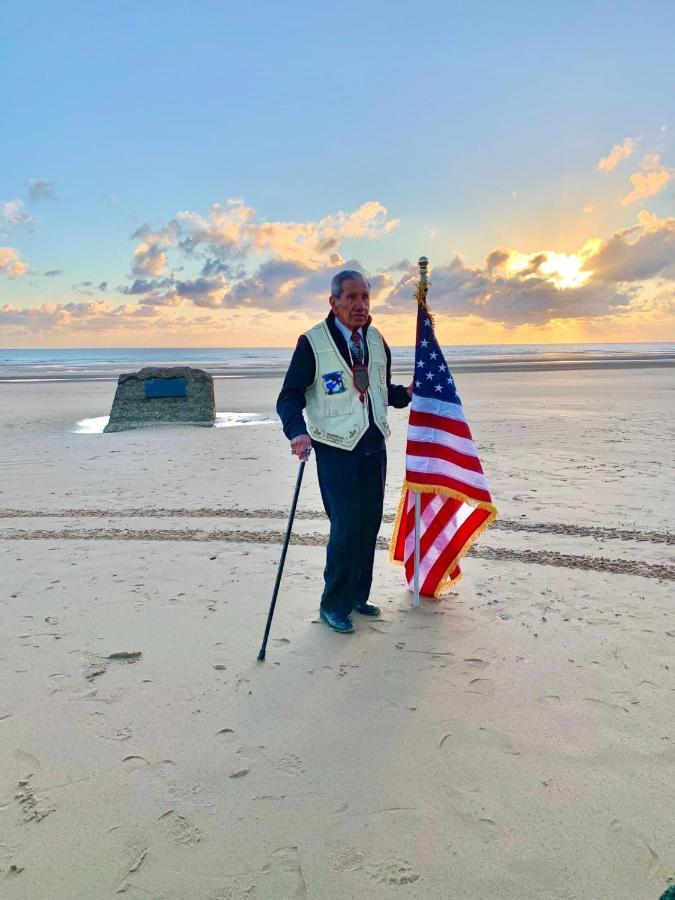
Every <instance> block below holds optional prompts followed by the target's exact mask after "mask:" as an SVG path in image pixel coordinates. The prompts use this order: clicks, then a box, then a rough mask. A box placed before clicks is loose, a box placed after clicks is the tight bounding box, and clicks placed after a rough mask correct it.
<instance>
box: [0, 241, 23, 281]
mask: <svg viewBox="0 0 675 900" xmlns="http://www.w3.org/2000/svg"><path fill="white" fill-rule="evenodd" d="M29 268H30V266H29V265H28V263H25V262H22V261H21V260H20V259H19V253H18V251H17V250H15V249H14V248H13V247H0V272H2V273H3V275H4V276H5V277H6V278H21V276H22V275H25V274H26V272H27V271H28V270H29Z"/></svg>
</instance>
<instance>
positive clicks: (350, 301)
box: [328, 278, 370, 331]
mask: <svg viewBox="0 0 675 900" xmlns="http://www.w3.org/2000/svg"><path fill="white" fill-rule="evenodd" d="M328 302H329V303H330V306H331V309H332V310H333V312H334V313H335V318H336V319H338V320H339V321H340V322H342V324H343V325H344V326H346V327H347V328H350V329H351V330H352V331H353V330H354V329H355V328H361V327H362V326H363V325H365V324H366V322H367V321H368V315H369V313H370V288H369V287H368V285H367V284H366V283H365V281H364V280H363V279H362V278H347V279H345V281H343V282H342V293H341V294H340V296H339V297H331V298H330V300H329V301H328Z"/></svg>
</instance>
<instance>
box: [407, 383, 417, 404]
mask: <svg viewBox="0 0 675 900" xmlns="http://www.w3.org/2000/svg"><path fill="white" fill-rule="evenodd" d="M414 384H415V382H414V381H411V382H410V384H409V385H408V387H407V388H406V393H407V394H408V396H409V397H410V399H411V400H412V395H413V386H414Z"/></svg>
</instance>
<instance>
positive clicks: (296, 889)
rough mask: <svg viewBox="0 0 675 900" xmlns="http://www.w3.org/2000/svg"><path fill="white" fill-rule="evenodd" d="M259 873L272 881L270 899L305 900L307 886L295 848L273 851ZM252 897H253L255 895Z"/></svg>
mask: <svg viewBox="0 0 675 900" xmlns="http://www.w3.org/2000/svg"><path fill="white" fill-rule="evenodd" d="M260 871H261V873H262V874H263V875H268V876H269V878H270V879H271V881H272V884H271V885H270V887H271V888H272V892H271V893H270V894H269V896H270V897H272V896H273V897H283V898H284V900H307V885H306V884H305V876H304V875H303V872H302V866H301V864H300V856H299V854H298V848H297V847H280V848H279V849H278V850H275V851H274V853H273V854H272V855H271V857H270V861H269V862H268V863H266V865H264V866H263V867H262V869H261V870H260ZM261 887H262V884H261ZM252 897H255V894H253V895H252Z"/></svg>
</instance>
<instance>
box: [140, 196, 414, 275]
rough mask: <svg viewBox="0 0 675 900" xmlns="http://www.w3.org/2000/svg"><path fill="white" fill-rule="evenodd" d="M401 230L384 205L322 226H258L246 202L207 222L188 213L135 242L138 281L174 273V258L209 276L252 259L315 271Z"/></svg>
mask: <svg viewBox="0 0 675 900" xmlns="http://www.w3.org/2000/svg"><path fill="white" fill-rule="evenodd" d="M398 224H399V220H398V219H392V218H388V216H387V210H386V208H385V207H384V206H382V204H381V203H378V202H376V201H369V202H367V203H364V204H362V205H361V206H360V207H359V208H358V209H355V210H353V211H352V212H348V213H346V212H337V213H334V214H331V215H328V216H325V217H324V218H323V219H320V220H319V221H317V222H270V221H258V220H257V216H256V211H255V210H254V209H253V208H252V207H250V206H246V205H245V204H244V203H243V202H242V201H241V200H229V201H228V202H227V203H226V204H224V205H222V204H219V203H214V204H213V206H212V207H211V209H210V210H209V213H208V215H207V216H202V215H200V214H199V213H196V212H190V211H189V210H183V211H182V212H179V213H177V214H176V216H175V218H174V219H172V220H171V222H169V224H168V225H166V226H164V227H162V228H159V229H156V230H153V229H152V228H150V226H149V225H143V226H142V227H141V228H139V229H138V230H137V231H136V232H135V233H134V234H133V235H132V237H134V238H138V239H139V244H138V245H137V247H136V248H135V250H134V257H133V261H132V274H133V275H134V276H141V277H142V276H148V275H150V276H154V277H161V276H163V275H165V274H166V273H167V272H168V268H169V252H170V251H174V252H175V253H177V254H180V255H182V257H183V258H187V259H188V260H190V259H191V260H194V259H195V258H196V259H198V260H200V261H201V263H202V266H203V268H202V274H203V275H205V276H208V275H211V274H215V273H217V272H220V273H228V274H231V271H232V265H235V264H236V265H239V266H241V265H242V264H243V261H244V260H245V259H247V258H248V257H251V256H270V257H272V258H274V259H278V260H282V261H285V262H296V263H298V264H301V265H304V266H308V267H310V268H315V269H318V268H322V267H324V266H326V265H328V264H332V263H335V264H339V263H340V262H341V259H342V258H341V256H340V254H339V252H338V251H339V248H340V246H341V245H342V243H343V242H344V241H345V240H347V239H351V238H367V239H373V238H377V237H380V236H381V235H386V234H389V233H390V232H391V231H392V230H393V229H394V228H396V227H397V226H398Z"/></svg>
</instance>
